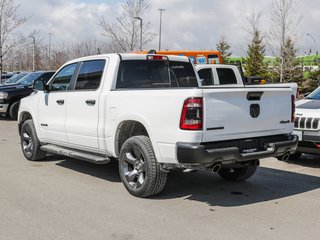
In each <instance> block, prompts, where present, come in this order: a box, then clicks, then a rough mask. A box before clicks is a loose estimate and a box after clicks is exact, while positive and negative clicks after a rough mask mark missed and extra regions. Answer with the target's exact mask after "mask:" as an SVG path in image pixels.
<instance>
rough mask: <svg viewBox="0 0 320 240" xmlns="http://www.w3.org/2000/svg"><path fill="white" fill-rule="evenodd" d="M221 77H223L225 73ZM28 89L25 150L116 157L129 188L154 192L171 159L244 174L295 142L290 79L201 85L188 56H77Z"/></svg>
mask: <svg viewBox="0 0 320 240" xmlns="http://www.w3.org/2000/svg"><path fill="white" fill-rule="evenodd" d="M221 74H222V73H221ZM229 74H230V72H229ZM222 75H223V74H222ZM222 75H221V76H222ZM224 76H225V80H226V81H228V80H227V79H228V72H227V73H224ZM34 89H35V92H34V93H33V94H32V95H30V96H29V97H26V98H24V99H23V100H22V101H21V104H20V109H19V116H18V123H19V132H20V136H21V146H22V151H23V154H24V156H25V157H26V158H27V159H29V160H33V161H37V160H41V159H44V158H45V157H46V153H54V154H59V155H64V156H68V157H72V158H77V159H81V160H86V161H90V162H93V163H97V164H104V163H108V162H109V161H110V159H111V158H115V159H118V160H119V173H120V178H121V180H122V182H123V184H124V186H125V187H126V189H127V190H128V191H129V193H130V194H132V195H134V196H139V197H147V196H152V195H155V194H158V193H159V192H161V190H162V189H163V188H164V186H165V183H166V178H167V173H168V171H170V170H171V169H175V168H184V169H210V170H212V171H213V172H216V173H218V174H219V175H220V176H221V177H223V178H225V179H227V180H230V181H237V180H245V179H247V178H249V177H251V176H252V175H253V174H254V172H255V171H256V168H257V166H258V165H259V159H260V158H266V157H271V156H275V157H278V156H283V155H287V154H290V153H294V151H295V149H296V147H297V136H295V135H291V132H292V130H293V121H294V97H293V96H292V92H291V89H290V88H288V87H263V88H259V87H243V86H239V85H237V84H236V85H234V84H232V83H226V84H224V85H220V86H201V84H200V78H199V76H198V75H197V73H196V71H195V69H194V66H193V65H192V63H191V62H190V60H189V59H188V58H187V57H181V56H161V55H143V54H107V55H97V56H90V57H85V58H80V59H75V60H72V61H70V62H68V63H66V64H65V65H63V66H62V67H61V68H60V69H59V70H58V71H57V72H56V73H55V75H54V76H53V77H52V78H51V80H50V81H49V82H48V83H47V84H44V83H43V82H42V81H41V80H40V81H36V82H34Z"/></svg>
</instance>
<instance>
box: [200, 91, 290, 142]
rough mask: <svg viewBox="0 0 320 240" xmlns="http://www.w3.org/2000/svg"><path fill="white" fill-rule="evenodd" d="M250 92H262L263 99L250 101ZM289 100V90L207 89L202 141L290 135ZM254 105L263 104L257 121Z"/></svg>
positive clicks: (205, 92)
mask: <svg viewBox="0 0 320 240" xmlns="http://www.w3.org/2000/svg"><path fill="white" fill-rule="evenodd" d="M248 92H263V94H262V96H261V100H259V101H247V94H248ZM290 101H291V89H289V88H284V89H283V88H282V89H280V88H276V89H273V88H264V89H263V91H262V89H261V88H252V89H250V90H249V89H247V88H236V89H233V90H232V91H230V89H229V88H226V89H223V88H214V89H204V102H205V111H204V112H205V114H206V115H205V123H204V126H205V127H204V135H203V139H202V140H203V142H208V141H221V140H230V139H239V138H245V137H258V136H267V135H276V134H282V133H284V132H291V131H292V130H293V126H292V124H290V121H291V118H290V116H291V108H288V104H287V103H288V102H290ZM275 103H277V105H276V106H275ZM252 104H259V105H260V115H259V117H257V118H253V117H252V116H251V115H250V105H252ZM217 106H219V107H217ZM226 116H227V119H228V121H226V119H225V117H226ZM281 122H286V123H281ZM210 129H211V130H210Z"/></svg>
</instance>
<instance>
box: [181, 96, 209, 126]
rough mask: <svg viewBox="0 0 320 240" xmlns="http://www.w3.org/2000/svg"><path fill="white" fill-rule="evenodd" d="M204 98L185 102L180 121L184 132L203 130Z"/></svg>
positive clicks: (190, 99)
mask: <svg viewBox="0 0 320 240" xmlns="http://www.w3.org/2000/svg"><path fill="white" fill-rule="evenodd" d="M202 109H203V101H202V98H189V99H187V100H185V101H184V104H183V109H182V113H181V119H180V128H181V129H182V130H202V125H203V110H202Z"/></svg>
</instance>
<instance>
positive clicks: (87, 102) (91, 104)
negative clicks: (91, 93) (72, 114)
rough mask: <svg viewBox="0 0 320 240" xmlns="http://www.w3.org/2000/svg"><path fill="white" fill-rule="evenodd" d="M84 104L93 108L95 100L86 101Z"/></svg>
mask: <svg viewBox="0 0 320 240" xmlns="http://www.w3.org/2000/svg"><path fill="white" fill-rule="evenodd" d="M86 104H88V105H89V106H93V105H95V104H96V100H93V99H88V100H87V101H86Z"/></svg>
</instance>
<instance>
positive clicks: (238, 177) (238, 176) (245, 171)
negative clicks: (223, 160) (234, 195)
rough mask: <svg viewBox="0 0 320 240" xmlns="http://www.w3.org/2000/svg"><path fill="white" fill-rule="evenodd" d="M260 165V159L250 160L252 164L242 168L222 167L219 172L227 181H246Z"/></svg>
mask: <svg viewBox="0 0 320 240" xmlns="http://www.w3.org/2000/svg"><path fill="white" fill-rule="evenodd" d="M258 165H259V160H253V161H250V164H249V165H247V166H244V167H240V168H222V169H221V170H220V171H219V172H218V174H219V175H220V177H222V178H223V179H225V180H227V181H231V182H236V181H244V180H247V179H248V178H250V177H252V176H253V174H254V173H255V172H256V170H257V167H258Z"/></svg>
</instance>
